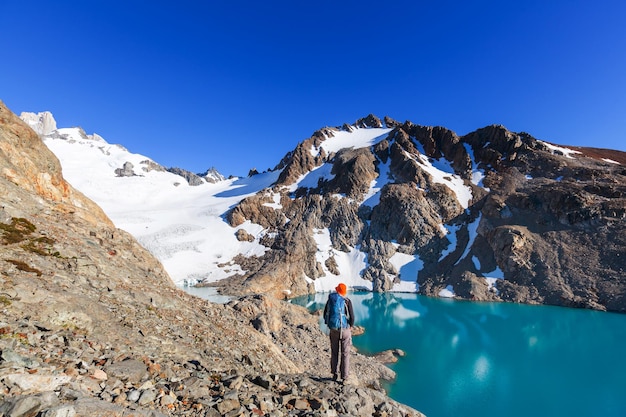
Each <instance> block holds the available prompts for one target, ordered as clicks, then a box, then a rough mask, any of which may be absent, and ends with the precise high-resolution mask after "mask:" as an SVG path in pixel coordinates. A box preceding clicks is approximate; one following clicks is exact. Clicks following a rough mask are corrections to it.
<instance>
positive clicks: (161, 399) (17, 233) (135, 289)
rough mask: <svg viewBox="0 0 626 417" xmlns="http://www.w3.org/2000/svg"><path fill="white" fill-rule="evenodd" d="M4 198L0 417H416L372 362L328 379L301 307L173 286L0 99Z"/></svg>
mask: <svg viewBox="0 0 626 417" xmlns="http://www.w3.org/2000/svg"><path fill="white" fill-rule="evenodd" d="M0 195H2V201H1V206H0V265H1V268H0V311H1V314H0V416H11V417H20V416H40V417H43V416H46V417H62V416H63V417H69V416H168V415H176V416H214V415H215V416H217V415H224V416H262V415H265V416H286V415H302V416H304V415H307V416H340V415H372V416H418V415H420V414H419V413H418V412H417V411H415V410H412V409H411V408H409V407H406V406H404V405H401V404H398V403H396V402H394V401H393V400H391V399H389V398H388V397H386V396H385V395H384V393H383V392H382V390H381V388H380V382H379V381H380V379H381V378H384V379H392V378H393V377H394V373H393V372H392V371H391V370H390V369H389V368H387V367H386V366H384V365H383V364H382V363H381V362H380V361H378V360H376V359H374V358H371V357H366V356H363V355H360V354H358V353H355V354H354V373H355V374H356V375H357V376H358V378H357V380H355V381H353V383H351V384H348V385H340V384H337V383H334V382H332V381H330V380H328V379H327V378H328V377H329V376H330V375H329V374H328V372H327V363H328V362H329V356H330V354H329V352H328V348H327V343H326V337H325V336H324V335H323V334H322V333H321V331H320V330H319V326H318V317H317V316H315V315H311V314H310V313H308V312H307V311H306V309H304V308H302V307H297V306H294V305H291V304H289V303H287V302H284V301H279V300H276V299H273V298H271V297H269V298H268V297H263V296H248V297H242V298H238V299H236V300H235V301H233V302H231V303H230V304H228V305H221V304H213V303H210V302H208V301H206V300H202V299H199V298H197V297H194V296H191V295H189V294H187V293H185V292H183V291H181V290H180V289H178V288H176V287H175V286H174V285H173V284H172V282H171V280H170V278H169V277H168V276H167V274H166V272H165V271H164V269H163V267H162V265H161V264H160V263H159V262H158V261H157V260H156V259H155V258H154V257H153V256H152V255H151V254H150V253H148V252H147V251H146V250H145V249H144V248H143V247H141V246H140V245H139V244H138V243H137V242H136V240H135V239H134V238H133V237H131V236H130V235H129V234H128V233H126V232H124V231H122V230H119V229H116V228H115V227H114V226H113V224H112V223H111V221H110V220H109V219H108V218H107V217H106V215H105V214H104V213H103V212H102V210H101V209H100V208H99V207H98V206H97V205H95V204H94V203H93V202H91V201H90V200H88V199H87V198H86V197H84V196H83V195H82V194H81V193H80V192H78V191H76V190H75V189H74V188H72V187H71V186H70V185H69V184H68V183H67V182H66V181H65V180H64V179H63V176H62V173H61V167H60V164H59V162H58V160H57V159H56V157H55V156H54V155H53V154H52V153H51V152H50V151H49V150H48V149H47V148H46V146H45V145H44V144H43V142H42V141H41V139H40V138H39V137H38V136H37V134H36V133H35V132H34V131H32V130H31V129H30V128H29V127H28V126H27V125H26V124H25V123H23V122H22V121H20V120H19V119H18V118H17V116H15V115H14V114H13V113H11V112H10V111H9V110H8V109H7V108H6V107H5V106H4V104H3V103H1V102H0Z"/></svg>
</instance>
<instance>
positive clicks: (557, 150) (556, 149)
mask: <svg viewBox="0 0 626 417" xmlns="http://www.w3.org/2000/svg"><path fill="white" fill-rule="evenodd" d="M539 142H541V143H543V144H544V145H545V146H546V147H547V148H548V149H550V150H551V151H552V153H553V154H557V155H565V157H566V158H570V159H574V157H573V156H572V155H576V154H582V152H579V151H575V150H573V149H569V148H564V147H562V146H557V145H553V144H551V143H548V142H544V141H542V140H540V141H539Z"/></svg>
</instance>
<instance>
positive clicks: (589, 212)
mask: <svg viewBox="0 0 626 417" xmlns="http://www.w3.org/2000/svg"><path fill="white" fill-rule="evenodd" d="M22 119H23V120H26V121H27V122H28V123H29V124H30V125H31V126H33V127H34V128H35V130H36V131H38V132H39V133H40V134H42V137H43V138H44V141H45V143H46V145H47V146H48V147H49V148H50V149H51V150H52V151H53V152H54V153H55V154H56V155H57V157H58V158H59V160H60V161H61V164H62V166H63V174H64V176H65V178H66V179H67V180H68V181H69V182H70V183H71V184H72V185H73V186H74V187H76V188H77V189H79V190H80V191H82V192H83V193H84V194H86V195H87V196H88V197H90V198H91V199H93V200H94V201H96V202H97V203H98V204H99V205H100V206H101V207H102V208H103V209H104V211H105V212H106V213H107V214H108V215H109V217H110V218H111V219H112V220H113V222H114V223H115V224H116V226H118V227H120V228H122V229H124V230H127V231H128V232H130V233H131V234H133V235H134V236H135V237H136V238H137V239H138V240H139V242H140V243H142V244H143V245H144V246H145V247H146V248H148V249H149V250H150V251H151V252H152V253H153V254H155V255H156V256H157V258H159V259H160V260H161V261H162V262H163V265H164V266H165V268H166V270H167V271H168V273H169V274H170V276H171V277H172V279H173V280H174V282H175V283H176V284H178V285H184V284H187V283H189V284H193V283H197V282H203V283H228V284H227V285H226V286H227V287H229V288H231V289H235V291H240V292H254V293H260V292H269V293H273V294H274V295H276V296H281V294H282V295H297V294H303V293H307V292H310V291H325V290H330V289H332V288H334V287H335V286H336V284H337V283H338V282H340V281H342V282H346V283H347V284H348V285H349V286H351V287H352V288H360V289H367V290H375V291H417V292H420V293H423V294H427V295H435V296H437V295H438V296H442V297H454V296H456V297H460V298H468V299H483V300H509V301H518V302H519V301H522V302H541V303H548V304H560V305H574V306H585V307H591V308H599V309H604V308H608V309H612V310H620V309H623V308H626V299H625V293H626V291H625V289H626V282H624V279H623V278H620V277H623V270H624V269H625V265H624V262H625V260H624V259H620V258H617V261H615V259H616V256H615V255H616V254H617V256H619V253H620V251H622V252H623V251H624V249H625V248H626V242H624V241H623V240H624V238H623V235H624V234H623V233H622V232H623V231H624V230H626V227H625V225H624V217H625V216H626V203H625V198H624V195H626V191H625V190H623V188H624V184H625V183H626V181H621V182H620V181H619V180H617V183H615V178H624V176H625V175H626V173H625V172H624V169H623V168H622V165H621V164H623V163H624V154H623V153H620V152H618V151H607V150H602V149H590V148H578V149H573V148H569V147H563V146H556V145H552V144H549V143H546V142H542V141H539V140H537V139H534V138H532V137H531V136H530V135H528V134H525V133H520V134H516V133H512V132H509V131H507V130H506V129H505V128H503V127H502V126H489V127H487V128H484V129H479V130H477V131H476V132H472V133H470V134H468V135H465V136H463V137H459V136H457V135H456V134H454V132H451V131H449V130H447V129H445V128H439V127H435V128H432V127H423V126H419V125H414V124H412V123H411V122H405V123H403V124H401V123H398V122H396V121H394V120H392V119H390V118H385V119H384V121H381V120H379V119H377V118H376V117H375V116H371V115H370V116H368V117H367V118H364V119H361V120H358V121H357V122H355V123H354V124H352V125H344V126H341V127H337V128H324V129H321V130H319V131H317V132H315V133H314V134H313V136H312V137H311V138H309V139H307V140H305V141H303V142H301V143H300V144H299V145H298V147H297V148H296V149H294V150H293V151H291V152H289V153H288V154H287V155H286V156H285V158H283V160H282V161H280V163H279V164H278V165H277V167H276V168H275V169H274V170H272V171H270V172H265V173H261V174H256V175H252V176H250V177H248V178H231V179H228V180H225V179H223V177H220V176H219V175H216V177H215V178H214V180H213V181H215V182H212V183H211V182H207V181H206V180H205V181H203V182H202V181H201V182H200V183H198V185H196V186H192V185H190V184H191V181H189V180H188V179H185V178H189V177H188V176H181V175H183V174H184V173H185V172H186V171H184V170H172V169H170V170H166V169H163V167H161V166H160V165H158V164H157V163H156V162H155V161H152V160H150V158H148V157H146V156H142V155H137V154H131V153H130V152H128V151H127V150H126V149H124V148H123V147H122V146H119V145H111V144H109V143H107V142H106V141H105V140H104V139H103V138H101V137H99V136H97V135H90V136H89V135H86V134H85V132H83V131H82V130H81V129H80V128H64V129H53V130H50V129H51V126H54V125H55V124H54V123H53V118H52V117H51V116H42V114H39V115H33V114H22ZM44 126H45V127H44ZM208 174H209V172H207V175H208ZM205 176H206V175H205ZM207 180H208V179H207ZM616 236H622V237H621V238H617V239H616ZM606 240H611V241H612V245H613V246H611V248H610V249H609V250H607V248H606V247H605V250H604V251H598V250H597V249H594V246H598V245H601V244H602V243H603V242H605V241H606ZM574 241H575V242H576V243H577V245H576V247H573V246H572V242H574ZM580 245H582V246H583V247H584V248H585V249H584V250H585V256H587V257H588V258H589V257H591V258H595V260H594V262H592V263H590V264H588V265H581V264H580V263H579V262H578V261H577V259H578V258H577V254H576V250H579V249H577V248H579V247H580ZM580 250H582V249H580ZM623 258H626V257H623ZM607 265H608V266H607ZM600 270H602V272H600ZM620 271H621V272H620ZM586 277H592V278H590V279H587V278H586ZM596 277H597V278H596ZM585 282H587V283H585ZM589 282H593V284H590V283H589ZM616 288H618V289H619V291H621V292H619V291H618V292H619V294H617V295H616Z"/></svg>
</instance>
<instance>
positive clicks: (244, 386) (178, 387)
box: [0, 296, 421, 417]
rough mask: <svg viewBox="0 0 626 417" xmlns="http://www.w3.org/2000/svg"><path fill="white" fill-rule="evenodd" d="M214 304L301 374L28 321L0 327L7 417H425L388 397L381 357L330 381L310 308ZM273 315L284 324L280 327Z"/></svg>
mask: <svg viewBox="0 0 626 417" xmlns="http://www.w3.org/2000/svg"><path fill="white" fill-rule="evenodd" d="M196 301H197V302H198V303H203V301H201V300H196ZM207 303H208V302H207ZM275 304H279V305H280V306H279V308H277V309H275V308H274V307H277V306H276V305H275ZM213 307H216V309H217V310H218V311H219V310H222V311H221V313H224V312H226V311H227V310H232V311H237V310H239V311H246V313H247V314H248V317H252V319H251V320H250V323H251V325H252V326H254V327H256V328H257V331H259V332H262V333H266V332H267V333H268V334H269V335H270V337H272V339H273V340H274V341H275V343H276V345H277V346H279V348H281V350H282V351H283V352H284V353H285V354H286V356H288V357H290V359H292V360H293V361H294V362H296V361H297V363H299V364H300V365H301V367H302V369H304V371H303V372H298V373H281V374H277V373H269V372H268V373H258V372H253V373H250V368H255V367H257V366H259V365H261V364H258V363H252V359H251V358H250V357H249V356H246V355H245V354H243V355H242V357H241V365H242V366H238V367H235V368H232V369H228V370H225V369H223V368H222V366H220V364H219V363H218V364H217V366H215V363H216V362H220V361H219V358H215V357H214V358H212V359H213V360H210V359H209V356H211V353H209V349H207V351H206V352H205V353H206V354H205V355H202V356H196V355H194V354H190V355H189V356H188V357H187V358H184V356H183V358H175V357H168V356H160V355H158V353H156V352H154V353H153V354H152V355H149V356H148V355H144V354H142V353H144V352H143V351H142V349H141V347H142V346H141V343H139V344H138V345H137V346H136V349H133V346H126V347H120V346H116V345H112V344H111V343H107V342H103V341H102V340H98V339H95V338H93V337H91V335H89V334H86V333H85V332H84V331H80V330H79V329H70V328H67V327H66V328H51V327H49V326H48V325H47V324H46V325H44V324H42V323H40V322H38V321H36V320H34V319H32V318H30V317H28V316H26V317H23V318H21V319H16V320H13V321H11V322H10V323H9V322H7V321H6V320H4V321H2V322H0V349H1V353H0V415H1V416H7V417H8V416H11V417H19V416H45V417H67V416H146V417H148V416H171V415H176V416H276V417H278V416H370V415H371V416H420V415H421V414H420V413H419V412H417V411H415V410H412V409H410V408H409V407H406V406H404V405H401V404H399V403H397V402H395V401H393V400H391V399H389V398H388V397H387V396H386V395H385V394H384V392H383V391H382V390H381V387H380V383H379V381H380V379H379V378H384V379H390V378H393V376H394V374H393V372H392V371H391V370H389V369H388V368H386V367H384V366H383V365H381V362H379V361H377V360H376V359H374V358H369V357H365V356H363V355H360V354H358V353H356V352H355V353H354V354H353V359H354V361H353V371H354V373H355V375H356V378H354V379H353V380H351V381H350V382H349V383H338V382H335V381H332V379H330V378H329V375H328V372H327V365H328V360H329V352H328V348H327V346H326V345H327V340H326V339H325V337H324V335H323V334H321V332H320V331H319V329H316V328H315V323H316V322H317V318H316V317H315V316H311V315H309V317H306V315H307V314H308V313H306V312H305V311H303V309H301V308H299V307H296V306H291V305H289V304H288V303H285V302H282V301H275V300H270V299H267V298H265V297H259V296H253V297H245V298H241V299H239V300H237V301H234V302H231V304H230V305H229V306H218V305H215V306H213ZM268 307H269V308H270V309H268ZM264 308H265V310H264ZM244 315H245V314H244ZM276 318H283V319H284V320H279V321H273V320H274V319H276ZM300 319H303V320H302V321H301V322H300V324H299V325H295V323H294V321H296V320H300ZM244 320H245V319H244ZM255 323H256V324H255ZM261 323H263V324H261ZM242 325H246V324H244V323H242ZM241 344H245V341H241ZM225 347H226V346H221V348H225ZM239 347H240V346H228V348H229V349H232V350H236V349H238V348H239ZM383 357H387V358H388V357H389V355H386V356H385V355H383ZM286 371H288V370H286Z"/></svg>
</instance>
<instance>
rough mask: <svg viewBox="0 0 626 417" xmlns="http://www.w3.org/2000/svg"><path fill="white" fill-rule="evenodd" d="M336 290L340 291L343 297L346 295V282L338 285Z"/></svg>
mask: <svg viewBox="0 0 626 417" xmlns="http://www.w3.org/2000/svg"><path fill="white" fill-rule="evenodd" d="M335 290H336V291H337V293H339V295H341V296H342V297H345V296H346V284H344V283H341V284H339V285H337V288H335Z"/></svg>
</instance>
